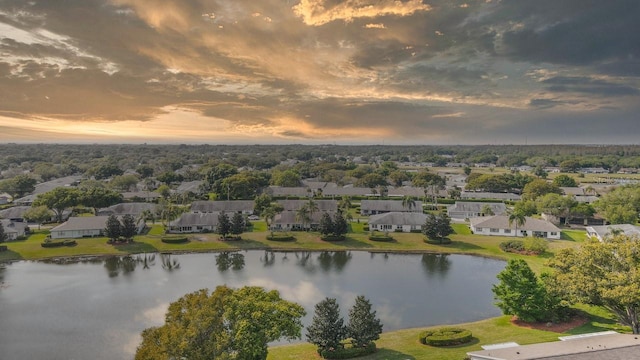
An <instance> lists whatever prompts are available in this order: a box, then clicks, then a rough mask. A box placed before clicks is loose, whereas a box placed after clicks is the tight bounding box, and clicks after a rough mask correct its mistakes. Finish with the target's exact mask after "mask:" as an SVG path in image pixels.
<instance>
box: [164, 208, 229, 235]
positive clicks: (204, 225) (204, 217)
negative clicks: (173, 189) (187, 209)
mask: <svg viewBox="0 0 640 360" xmlns="http://www.w3.org/2000/svg"><path fill="white" fill-rule="evenodd" d="M218 215H220V213H219V212H207V213H185V214H182V215H181V216H180V218H178V219H177V220H174V221H172V222H170V223H169V227H168V229H167V231H168V232H170V233H197V232H206V231H211V232H213V231H216V228H217V227H218Z"/></svg>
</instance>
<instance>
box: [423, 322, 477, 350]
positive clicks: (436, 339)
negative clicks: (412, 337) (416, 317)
mask: <svg viewBox="0 0 640 360" xmlns="http://www.w3.org/2000/svg"><path fill="white" fill-rule="evenodd" d="M471 338H472V335H471V331H469V330H466V329H462V328H454V327H443V328H438V329H434V330H427V331H423V332H421V333H420V335H419V336H418V340H420V343H422V344H424V345H431V346H452V345H460V344H466V343H468V342H470V341H471Z"/></svg>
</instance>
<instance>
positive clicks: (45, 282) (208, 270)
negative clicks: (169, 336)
mask: <svg viewBox="0 0 640 360" xmlns="http://www.w3.org/2000/svg"><path fill="white" fill-rule="evenodd" d="M504 266H505V263H504V262H502V261H498V260H493V259H486V258H481V257H473V256H466V255H447V254H383V253H368V252H355V251H352V252H288V253H285V252H265V251H247V252H238V253H221V254H214V253H208V254H188V255H160V254H146V255H134V256H128V257H112V258H108V259H86V260H83V261H75V262H64V263H52V262H28V261H21V262H15V263H12V264H6V265H0V358H2V359H127V358H132V357H133V355H134V354H135V350H136V347H137V346H138V344H139V342H140V335H139V334H140V332H141V331H142V330H143V329H145V328H147V327H150V326H158V325H161V324H162V323H163V321H164V313H165V311H166V309H167V307H168V305H169V303H170V302H172V301H175V300H177V299H178V298H179V297H181V296H182V295H184V294H186V293H189V292H193V291H195V290H198V289H201V288H209V289H210V290H213V289H215V287H216V286H218V285H222V284H227V285H229V286H232V287H241V286H244V285H255V286H262V287H265V288H267V289H270V290H271V289H275V290H278V291H280V294H281V296H282V297H283V298H285V299H287V300H290V301H295V302H297V303H299V304H300V305H302V306H304V307H305V309H306V310H307V313H308V314H307V316H306V318H305V319H304V321H305V324H308V323H309V322H310V320H311V317H312V316H313V309H314V305H315V304H316V303H318V302H319V301H320V300H322V299H324V298H325V297H334V298H336V299H337V300H338V303H339V304H340V308H341V311H342V312H343V313H344V315H345V319H346V314H347V313H348V309H349V308H350V307H351V306H352V305H353V302H354V299H355V297H356V296H357V295H364V296H365V297H367V298H368V299H369V300H370V301H371V303H372V305H373V308H374V310H376V311H377V314H378V316H379V318H380V319H381V320H382V323H383V324H384V331H391V330H396V329H401V328H412V327H421V326H429V325H437V324H452V323H461V322H468V321H475V320H479V319H483V318H488V317H492V316H497V315H500V311H499V310H498V308H497V307H495V306H494V305H493V294H492V292H491V286H492V284H494V283H496V282H497V280H496V274H497V273H498V272H500V271H501V270H502V269H503V268H504Z"/></svg>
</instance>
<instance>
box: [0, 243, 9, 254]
mask: <svg viewBox="0 0 640 360" xmlns="http://www.w3.org/2000/svg"><path fill="white" fill-rule="evenodd" d="M7 249H8V248H7V245H0V252H1V251H7Z"/></svg>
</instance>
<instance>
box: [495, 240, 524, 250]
mask: <svg viewBox="0 0 640 360" xmlns="http://www.w3.org/2000/svg"><path fill="white" fill-rule="evenodd" d="M499 246H500V250H502V251H504V252H522V251H524V241H522V240H509V241H503V242H501V243H500V245H499Z"/></svg>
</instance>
